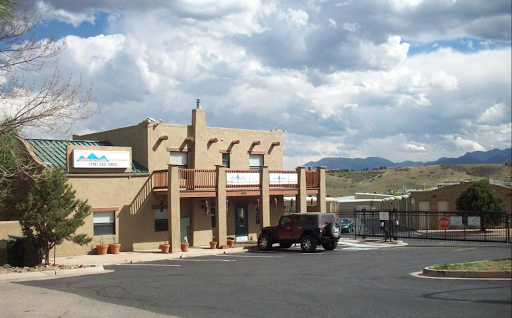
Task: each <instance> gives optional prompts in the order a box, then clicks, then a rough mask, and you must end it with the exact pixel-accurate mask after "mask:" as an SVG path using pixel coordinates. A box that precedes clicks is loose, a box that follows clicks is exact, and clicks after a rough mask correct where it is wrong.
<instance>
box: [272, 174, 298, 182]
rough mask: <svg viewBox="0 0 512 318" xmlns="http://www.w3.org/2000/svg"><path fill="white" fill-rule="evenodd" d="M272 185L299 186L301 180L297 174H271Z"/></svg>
mask: <svg viewBox="0 0 512 318" xmlns="http://www.w3.org/2000/svg"><path fill="white" fill-rule="evenodd" d="M269 179H270V180H269V182H270V184H298V183H299V179H298V178H297V174H296V173H270V174H269Z"/></svg>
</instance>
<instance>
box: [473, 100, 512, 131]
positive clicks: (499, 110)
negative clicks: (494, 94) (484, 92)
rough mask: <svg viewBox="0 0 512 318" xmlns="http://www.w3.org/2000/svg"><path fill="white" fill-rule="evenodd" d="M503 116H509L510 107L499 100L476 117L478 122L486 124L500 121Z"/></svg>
mask: <svg viewBox="0 0 512 318" xmlns="http://www.w3.org/2000/svg"><path fill="white" fill-rule="evenodd" d="M503 118H509V119H510V118H511V117H510V107H507V105H505V103H503V102H499V103H495V104H494V105H492V106H490V107H489V108H487V109H486V110H485V111H484V112H483V113H482V115H481V116H480V118H478V122H479V123H482V124H486V125H495V124H499V123H501V122H502V121H503Z"/></svg>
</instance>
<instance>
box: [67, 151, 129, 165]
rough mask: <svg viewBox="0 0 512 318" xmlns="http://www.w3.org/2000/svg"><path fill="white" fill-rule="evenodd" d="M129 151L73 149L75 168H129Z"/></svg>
mask: <svg viewBox="0 0 512 318" xmlns="http://www.w3.org/2000/svg"><path fill="white" fill-rule="evenodd" d="M130 166H131V162H130V152H129V151H102V150H73V168H129V167H130Z"/></svg>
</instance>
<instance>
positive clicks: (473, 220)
mask: <svg viewBox="0 0 512 318" xmlns="http://www.w3.org/2000/svg"><path fill="white" fill-rule="evenodd" d="M468 225H469V226H480V217H479V216H468Z"/></svg>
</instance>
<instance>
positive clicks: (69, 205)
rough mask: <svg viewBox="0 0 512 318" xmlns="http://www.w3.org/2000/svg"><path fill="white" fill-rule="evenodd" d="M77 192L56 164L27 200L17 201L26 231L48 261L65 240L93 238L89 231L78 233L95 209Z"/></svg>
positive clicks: (46, 261)
mask: <svg viewBox="0 0 512 318" xmlns="http://www.w3.org/2000/svg"><path fill="white" fill-rule="evenodd" d="M75 193H76V191H74V190H73V189H72V187H71V186H70V185H68V184H67V183H66V176H65V174H64V172H63V171H62V170H61V169H60V168H57V167H55V168H52V169H50V170H46V171H44V172H43V174H42V176H41V178H39V179H38V180H37V181H36V182H35V183H34V185H33V186H32V188H31V189H30V192H29V195H28V198H27V202H26V203H20V204H18V205H17V209H18V210H19V212H20V215H21V217H20V220H19V222H20V225H21V228H22V230H23V234H24V235H25V236H26V237H27V239H28V240H29V241H32V242H35V244H36V246H38V247H40V248H41V249H42V250H43V253H44V260H45V264H46V265H48V264H49V263H50V262H49V259H50V250H51V249H52V248H54V247H55V246H56V245H59V244H62V242H63V241H64V240H68V241H71V242H74V243H76V244H79V245H84V244H87V243H89V242H91V240H92V239H91V238H90V237H88V236H87V235H86V234H78V235H75V232H76V230H77V229H78V228H79V227H80V226H82V225H83V224H84V219H85V218H86V217H87V216H88V215H89V214H90V213H91V212H90V208H91V207H90V206H89V205H88V204H87V200H86V201H81V200H79V199H75Z"/></svg>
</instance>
